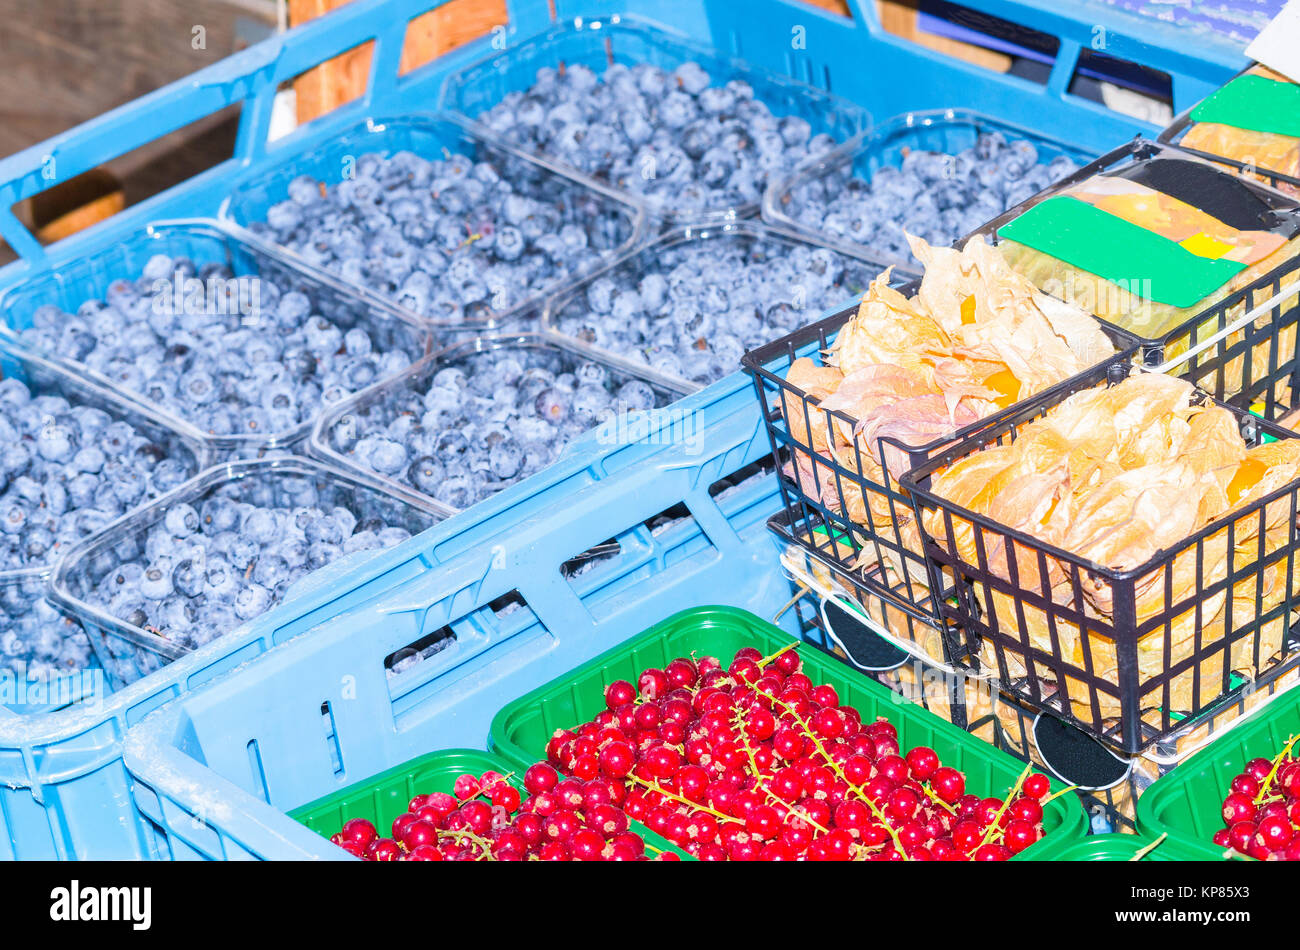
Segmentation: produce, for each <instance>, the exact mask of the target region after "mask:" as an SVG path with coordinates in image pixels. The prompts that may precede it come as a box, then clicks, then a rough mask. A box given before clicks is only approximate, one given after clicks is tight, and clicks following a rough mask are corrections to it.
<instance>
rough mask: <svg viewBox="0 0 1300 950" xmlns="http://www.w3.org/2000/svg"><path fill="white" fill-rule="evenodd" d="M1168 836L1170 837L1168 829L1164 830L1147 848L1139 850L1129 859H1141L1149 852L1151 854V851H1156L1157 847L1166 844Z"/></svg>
mask: <svg viewBox="0 0 1300 950" xmlns="http://www.w3.org/2000/svg"><path fill="white" fill-rule="evenodd" d="M1168 837H1169V832H1167V831H1166V832H1163V833H1162V834H1161V835H1160V837H1159V838H1157V839H1156V840H1155V841H1153V842H1151V843H1150V844H1149V845H1147V846H1146V847H1145V848H1143V849H1142V850H1141V851H1139V852H1138V853H1137V854H1135V855H1133V857H1131V858H1129V860H1130V861H1141V860H1142V859H1143V858H1145V857H1146V856H1147V855H1148V854H1150V853H1151V852H1152V851H1154V850H1155V849H1156V848H1158V847H1160V846H1161V845H1162V844H1164V842H1165V839H1166V838H1168Z"/></svg>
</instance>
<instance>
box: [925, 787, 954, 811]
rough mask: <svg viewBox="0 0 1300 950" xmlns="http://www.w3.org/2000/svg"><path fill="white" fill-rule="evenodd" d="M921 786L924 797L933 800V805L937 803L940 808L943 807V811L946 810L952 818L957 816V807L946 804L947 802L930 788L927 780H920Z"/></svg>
mask: <svg viewBox="0 0 1300 950" xmlns="http://www.w3.org/2000/svg"><path fill="white" fill-rule="evenodd" d="M921 788H923V789H925V797H926V798H928V799H930V801H931V802H933V803H934V804H935V805H938V806H939V807H940V808H942V809H943V810H944V811H946V812H947V813H948V814H950V815H952V816H953V817H954V818H955V817H956V816H957V808H956V806H955V805H949V804H948V803H947V802H945V801H944V800H943V799H942V798H940V797H939V796H938V795H937V794H936V793H935V791H934V789H932V788H931V787H930V783H929V782H922V783H921Z"/></svg>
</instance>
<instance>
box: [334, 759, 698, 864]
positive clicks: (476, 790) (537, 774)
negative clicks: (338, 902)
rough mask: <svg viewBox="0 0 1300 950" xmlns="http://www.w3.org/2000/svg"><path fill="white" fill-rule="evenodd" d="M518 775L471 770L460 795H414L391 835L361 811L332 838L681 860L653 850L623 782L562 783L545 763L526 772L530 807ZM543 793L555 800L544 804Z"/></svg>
mask: <svg viewBox="0 0 1300 950" xmlns="http://www.w3.org/2000/svg"><path fill="white" fill-rule="evenodd" d="M538 769H543V770H546V771H545V772H542V771H538ZM513 778H514V776H513V775H502V774H501V773H500V772H492V771H488V772H484V773H483V774H482V775H474V774H472V773H466V774H464V775H461V776H460V777H459V778H457V779H456V783H455V787H454V794H448V793H446V792H430V793H428V794H421V795H416V796H415V797H414V798H413V799H411V801H410V803H409V804H408V806H407V809H406V811H405V812H403V813H402V814H401V815H399V816H398V817H397V818H396V820H394V821H393V826H392V829H391V831H392V836H391V837H382V836H380V834H379V832H378V830H377V829H376V828H375V826H374V825H373V824H372V823H371V822H369V821H367V820H366V819H364V818H353V819H350V820H349V821H347V822H346V823H345V824H344V825H343V827H342V829H340V830H339V831H338V832H336V833H335V834H333V835H331V836H330V841H332V842H334V843H335V844H336V845H338V846H339V847H340V848H342V849H343V850H345V851H347V852H348V853H349V854H351V855H353V856H355V857H358V858H361V860H363V861H648V860H656V861H677V860H680V858H679V857H678V856H677V855H676V854H674V853H673V852H671V851H660V852H658V853H656V854H654V855H653V857H652V856H651V855H648V854H647V853H646V843H645V841H644V840H643V839H642V837H641V835H639V834H637V833H636V832H635V831H633V830H631V829H630V826H629V823H628V818H627V815H626V814H625V813H624V812H623V811H622V809H620V808H619V807H618V804H617V801H616V800H615V797H614V796H615V795H616V794H618V792H619V791H620V790H621V786H619V785H618V783H616V782H589V783H586V784H582V783H578V782H574V781H572V780H568V781H565V782H560V781H559V779H558V777H557V776H556V774H555V772H554V770H551V769H549V768H548V767H547V766H537V767H534V768H533V769H529V770H528V774H527V775H526V776H525V777H524V784H525V786H526V787H527V788H528V790H529V791H530V792H534V793H535V794H534V795H532V796H530V797H529V798H528V799H527V806H531V807H525V802H524V801H523V800H522V799H521V796H520V793H519V788H518V783H517V782H514V781H512V779H513ZM543 794H545V795H547V796H548V798H547V799H546V801H547V802H548V804H546V805H539V804H538V801H537V797H538V796H539V795H543Z"/></svg>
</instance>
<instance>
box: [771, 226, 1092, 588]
mask: <svg viewBox="0 0 1300 950" xmlns="http://www.w3.org/2000/svg"><path fill="white" fill-rule="evenodd" d="M910 240H911V244H912V248H913V250H914V252H915V253H916V255H917V257H918V258H919V259H920V260H921V261H923V262H924V264H925V276H924V277H923V278H922V280H921V283H920V286H919V288H918V289H917V291H916V294H915V295H914V296H913V297H911V298H908V297H907V296H905V295H904V294H902V293H900V292H898V291H896V290H893V289H892V288H890V287H889V286H888V284H887V279H886V278H885V277H882V278H880V279H877V280H875V281H873V282H872V284H871V286H870V287H869V289H868V291H867V293H866V295H865V296H864V297H863V301H862V304H861V306H860V307H859V308H858V311H857V313H856V314H855V315H854V316H853V317H852V318H850V319H849V321H848V322H847V323H846V324H845V325H844V327H843V328H842V329H841V330H840V331H839V334H838V335H837V336H836V338H835V340H834V342H833V344H832V345H831V347H830V350H829V352H827V353H826V354H825V358H824V363H821V364H819V363H818V362H816V361H814V360H813V359H811V358H809V357H801V358H799V359H796V360H795V361H794V362H793V363H792V364H791V365H790V368H789V370H788V371H787V372H786V375H785V382H786V384H787V385H786V386H785V387H784V388H783V390H782V392H781V406H782V414H783V415H784V417H785V419H786V426H787V428H788V431H789V432H790V435H791V438H792V440H793V442H794V448H793V449H792V457H791V460H790V463H789V466H788V467H787V469H786V473H787V475H788V477H790V478H791V479H792V480H793V481H794V483H795V484H796V485H797V486H798V489H799V491H800V492H802V493H804V494H806V495H808V496H810V497H811V498H813V499H816V500H817V501H818V502H819V503H820V504H821V505H824V506H825V507H826V508H827V509H828V510H830V511H832V512H834V513H837V514H840V515H841V516H842V517H844V518H847V519H848V520H849V521H850V522H852V523H853V524H854V525H858V526H863V527H864V528H867V527H868V526H869V528H870V530H871V531H872V533H873V534H874V535H875V537H877V538H881V537H884V538H886V539H887V541H888V546H886V547H881V546H878V545H875V544H869V543H867V540H864V542H863V544H862V545H861V546H863V547H864V550H863V552H862V556H861V557H860V559H859V562H858V563H856V564H854V565H853V566H854V567H856V568H859V569H861V568H863V567H870V566H872V565H873V564H877V563H879V559H881V558H883V559H884V563H883V564H881V565H880V566H881V567H882V568H883V569H885V570H886V571H888V572H889V574H890V575H891V577H890V578H889V580H890V582H891V583H897V582H898V581H900V580H902V578H903V575H904V574H905V573H909V572H910V573H911V574H912V576H913V580H914V581H915V582H916V583H918V584H925V583H926V582H927V577H926V575H925V572H924V570H923V569H922V568H920V566H919V565H920V561H919V559H920V557H921V555H920V554H919V553H918V554H916V555H915V558H916V559H915V560H914V559H911V558H905V557H903V553H902V552H903V550H907V551H913V552H919V551H920V550H921V545H920V538H919V535H918V534H917V533H916V530H915V525H914V523H913V522H914V519H913V517H912V514H911V510H910V507H909V506H908V505H906V504H901V505H900V504H899V503H898V502H897V500H896V499H895V498H893V497H891V494H890V491H891V489H892V488H893V485H894V480H895V479H897V477H898V475H900V474H901V473H902V472H905V471H906V470H907V469H908V468H910V467H911V459H910V455H911V453H910V452H909V451H908V449H909V448H919V447H921V446H924V445H925V444H927V443H931V442H933V441H934V440H936V439H939V438H940V437H944V436H951V435H952V434H953V433H955V432H956V431H957V430H958V429H961V428H963V427H965V426H969V425H971V424H973V423H975V422H977V421H979V420H980V419H983V418H985V417H987V416H989V415H991V414H993V413H995V412H997V411H999V410H1001V409H1005V408H1007V407H1009V406H1011V405H1012V404H1013V403H1015V402H1016V401H1018V400H1020V399H1023V398H1025V397H1027V396H1030V395H1032V394H1034V393H1037V392H1041V391H1042V390H1043V389H1045V388H1047V387H1049V386H1051V385H1052V384H1054V383H1058V382H1060V381H1062V380H1064V379H1067V378H1069V377H1071V376H1073V375H1075V374H1077V373H1079V372H1082V371H1083V370H1084V369H1086V368H1088V367H1090V366H1094V365H1096V364H1097V363H1099V362H1101V361H1103V360H1105V359H1106V358H1108V357H1110V356H1113V354H1114V351H1115V350H1114V344H1113V343H1112V342H1111V341H1110V339H1109V338H1108V337H1107V336H1106V335H1105V334H1104V333H1103V332H1102V330H1101V328H1100V327H1099V325H1098V324H1097V322H1096V321H1095V320H1094V319H1092V318H1091V317H1089V316H1088V315H1086V314H1085V313H1083V312H1082V311H1081V310H1078V309H1077V308H1074V307H1072V306H1070V305H1068V304H1065V303H1063V302H1061V301H1059V300H1056V299H1055V298H1052V297H1049V296H1047V295H1045V294H1043V293H1040V292H1039V291H1038V290H1037V289H1036V288H1034V287H1033V285H1031V284H1030V283H1029V282H1028V281H1026V280H1025V279H1024V278H1022V277H1020V276H1019V275H1018V274H1016V273H1014V272H1013V271H1012V270H1011V269H1010V268H1009V267H1008V266H1007V264H1006V263H1005V261H1004V260H1003V259H1002V258H1001V257H1000V256H999V255H998V253H997V252H996V251H995V250H994V249H993V248H992V247H990V246H989V245H987V244H985V243H984V241H983V240H982V239H981V238H974V239H972V240H971V241H969V242H968V243H967V244H966V247H965V248H964V249H962V250H960V251H958V250H955V249H950V248H933V247H930V246H929V245H928V244H926V242H925V241H923V240H921V239H920V238H911V239H910ZM805 395H806V396H807V399H806V400H805V399H804V398H803V397H804V396H805ZM809 407H815V408H809ZM809 450H811V451H809ZM891 535H892V537H891ZM863 538H864V539H867V535H866V534H865V533H864V534H863ZM868 540H869V539H868ZM904 562H906V563H904Z"/></svg>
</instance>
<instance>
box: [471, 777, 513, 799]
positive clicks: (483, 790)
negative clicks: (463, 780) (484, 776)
mask: <svg viewBox="0 0 1300 950" xmlns="http://www.w3.org/2000/svg"><path fill="white" fill-rule="evenodd" d="M466 774H468V773H466ZM514 777H515V773H514V772H507V773H506V774H505V775H503V776H501V777H500V778H499V779H497V780H496V781H495V782H493V783H492V785H500V784H502V783H505V784H506V785H509V784H510V780H511V779H512V778H514ZM489 787H490V786H489ZM487 793H488V789H487V788H480V789H479V790H478V791H477V792H475V793H474V794H473V795H472V796H471V797H470V798H469V799H466V800H467V801H473V800H474V799H475V798H482V797H483V796H484V795H486V794H487ZM488 801H491V799H490V798H489V799H488Z"/></svg>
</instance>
